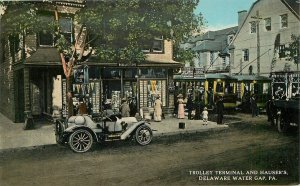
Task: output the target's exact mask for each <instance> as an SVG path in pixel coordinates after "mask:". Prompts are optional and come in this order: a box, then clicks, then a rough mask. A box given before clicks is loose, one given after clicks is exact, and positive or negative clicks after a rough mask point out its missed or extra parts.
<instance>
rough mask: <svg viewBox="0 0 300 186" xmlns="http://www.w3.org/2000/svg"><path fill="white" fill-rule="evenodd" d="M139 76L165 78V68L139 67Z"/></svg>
mask: <svg viewBox="0 0 300 186" xmlns="http://www.w3.org/2000/svg"><path fill="white" fill-rule="evenodd" d="M141 77H142V78H165V77H166V70H165V69H162V68H161V69H158V68H147V69H141Z"/></svg>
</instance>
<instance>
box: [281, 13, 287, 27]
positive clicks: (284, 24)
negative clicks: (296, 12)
mask: <svg viewBox="0 0 300 186" xmlns="http://www.w3.org/2000/svg"><path fill="white" fill-rule="evenodd" d="M284 17H286V20H285V19H283V18H284ZM284 20H285V21H284ZM280 28H288V14H282V15H280Z"/></svg>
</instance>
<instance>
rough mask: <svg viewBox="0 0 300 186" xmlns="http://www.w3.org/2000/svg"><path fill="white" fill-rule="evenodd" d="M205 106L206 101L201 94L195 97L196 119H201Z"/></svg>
mask: <svg viewBox="0 0 300 186" xmlns="http://www.w3.org/2000/svg"><path fill="white" fill-rule="evenodd" d="M203 108H204V103H203V101H202V98H201V96H200V95H198V96H197V97H196V99H195V116H194V120H200V119H201V114H202V111H203Z"/></svg>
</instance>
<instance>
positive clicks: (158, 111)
mask: <svg viewBox="0 0 300 186" xmlns="http://www.w3.org/2000/svg"><path fill="white" fill-rule="evenodd" d="M161 106H162V102H161V101H160V99H159V96H157V97H156V100H155V101H154V121H161V115H162V109H161Z"/></svg>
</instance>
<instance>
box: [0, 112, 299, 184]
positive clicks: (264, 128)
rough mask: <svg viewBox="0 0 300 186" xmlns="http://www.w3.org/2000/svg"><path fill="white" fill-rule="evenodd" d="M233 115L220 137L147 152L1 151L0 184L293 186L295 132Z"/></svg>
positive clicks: (129, 147)
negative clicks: (282, 131) (281, 131)
mask: <svg viewBox="0 0 300 186" xmlns="http://www.w3.org/2000/svg"><path fill="white" fill-rule="evenodd" d="M238 116H239V117H240V118H243V121H242V122H241V123H235V124H232V125H230V128H229V129H228V130H226V131H218V132H207V133H198V134H192V135H184V136H183V135H181V136H173V137H163V138H156V139H154V141H153V143H152V144H151V145H149V146H145V147H141V146H137V145H135V144H134V143H132V142H126V143H124V142H117V143H108V144H104V145H102V146H100V145H97V146H96V147H95V149H94V151H92V152H88V153H85V154H75V153H73V152H71V151H70V149H69V148H67V147H58V146H49V147H45V148H35V149H18V150H14V151H10V152H1V153H0V158H1V159H0V176H1V177H0V181H1V185H2V186H4V185H85V186H87V185H208V184H214V185H220V184H237V185H240V184H296V183H299V172H298V171H299V170H298V167H299V135H298V132H293V131H291V132H290V133H289V134H279V133H278V132H277V131H276V130H275V129H273V128H272V127H271V126H270V125H268V124H267V123H266V118H265V117H264V116H261V117H257V118H254V119H253V118H251V117H249V116H248V115H243V114H239V115H238ZM210 171H211V172H210ZM216 171H220V172H216ZM222 171H223V172H222ZM224 171H227V172H224ZM247 171H252V172H251V173H250V172H247ZM256 171H257V172H256ZM248 173H249V174H248ZM216 174H219V175H218V176H217V175H216ZM234 176H239V177H236V179H237V180H234V179H235V178H234ZM226 178H228V179H229V180H224V179H226ZM215 179H222V180H221V181H220V180H218V181H217V180H215ZM247 179H248V180H247ZM249 179H251V180H249ZM273 179H274V180H273Z"/></svg>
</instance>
